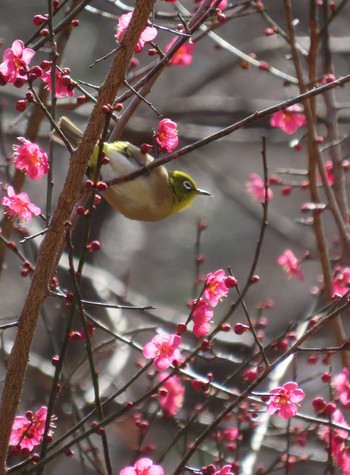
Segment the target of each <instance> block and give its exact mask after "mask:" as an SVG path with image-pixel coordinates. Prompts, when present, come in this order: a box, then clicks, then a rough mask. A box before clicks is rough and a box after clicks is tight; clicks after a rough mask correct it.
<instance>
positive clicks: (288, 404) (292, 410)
mask: <svg viewBox="0 0 350 475" xmlns="http://www.w3.org/2000/svg"><path fill="white" fill-rule="evenodd" d="M304 397H305V393H304V391H303V390H302V389H300V388H299V387H298V384H297V383H295V382H294V381H290V382H288V383H285V384H284V385H283V386H281V387H279V388H276V389H272V390H271V391H270V402H269V404H268V406H267V409H266V412H267V413H268V414H275V412H277V413H278V415H279V416H280V417H282V418H283V419H289V418H290V417H293V416H295V415H296V413H297V412H298V409H299V403H300V402H301V401H302V400H303V399H304Z"/></svg>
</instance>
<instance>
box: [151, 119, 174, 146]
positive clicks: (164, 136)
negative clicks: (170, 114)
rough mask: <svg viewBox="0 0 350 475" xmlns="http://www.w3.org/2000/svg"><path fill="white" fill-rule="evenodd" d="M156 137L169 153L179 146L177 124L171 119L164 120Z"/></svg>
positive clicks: (159, 125)
mask: <svg viewBox="0 0 350 475" xmlns="http://www.w3.org/2000/svg"><path fill="white" fill-rule="evenodd" d="M154 137H155V139H156V141H157V142H158V144H159V145H160V147H161V148H162V149H164V150H165V151H166V152H168V153H170V152H172V151H173V150H174V148H176V147H177V146H178V144H179V137H178V131H177V123H176V122H173V121H172V120H170V119H162V120H161V121H160V122H159V124H158V128H157V131H156V133H155V134H154Z"/></svg>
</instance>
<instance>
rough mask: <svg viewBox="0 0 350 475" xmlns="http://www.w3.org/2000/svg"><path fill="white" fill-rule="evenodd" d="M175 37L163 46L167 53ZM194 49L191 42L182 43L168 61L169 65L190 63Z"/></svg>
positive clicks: (186, 64)
mask: <svg viewBox="0 0 350 475" xmlns="http://www.w3.org/2000/svg"><path fill="white" fill-rule="evenodd" d="M176 40H177V38H173V39H172V40H171V41H170V42H169V43H168V44H167V45H166V47H165V52H166V53H167V52H168V51H169V50H170V48H171V47H172V46H173V44H174V43H175V42H176ZM194 49H195V45H194V44H193V43H184V44H183V45H181V46H180V48H179V49H178V50H177V51H176V53H174V55H173V56H172V58H171V59H170V61H169V63H168V64H169V65H171V66H188V65H190V64H191V63H192V59H193V56H192V53H193V51H194Z"/></svg>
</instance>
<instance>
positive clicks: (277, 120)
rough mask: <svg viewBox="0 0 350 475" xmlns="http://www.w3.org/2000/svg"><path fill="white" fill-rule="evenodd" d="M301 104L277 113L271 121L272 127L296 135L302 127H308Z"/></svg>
mask: <svg viewBox="0 0 350 475" xmlns="http://www.w3.org/2000/svg"><path fill="white" fill-rule="evenodd" d="M302 110H303V109H302V108H301V107H300V106H299V104H294V105H293V106H290V107H287V108H285V109H282V110H279V111H277V112H275V113H274V114H273V115H272V116H271V119H270V125H271V126H272V127H279V128H280V129H281V130H283V132H285V133H286V134H294V132H296V131H297V130H298V129H299V128H300V127H303V126H304V125H306V117H305V115H304V114H303V113H302Z"/></svg>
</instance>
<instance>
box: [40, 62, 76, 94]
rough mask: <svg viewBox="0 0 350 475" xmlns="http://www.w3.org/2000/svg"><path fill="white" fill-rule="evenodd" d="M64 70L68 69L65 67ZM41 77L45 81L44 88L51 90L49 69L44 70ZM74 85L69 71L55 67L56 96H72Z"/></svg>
mask: <svg viewBox="0 0 350 475" xmlns="http://www.w3.org/2000/svg"><path fill="white" fill-rule="evenodd" d="M66 70H67V71H69V69H68V68H66ZM41 79H42V80H43V82H44V83H45V87H46V89H48V90H49V91H50V92H52V78H51V69H49V70H48V71H45V72H44V73H43V75H42V76H41ZM75 86H76V83H75V82H74V81H73V80H72V78H71V77H70V76H69V73H65V72H61V71H59V70H58V69H56V85H55V87H56V97H65V96H67V97H73V96H74V88H75Z"/></svg>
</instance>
